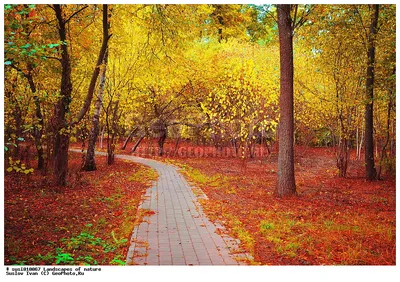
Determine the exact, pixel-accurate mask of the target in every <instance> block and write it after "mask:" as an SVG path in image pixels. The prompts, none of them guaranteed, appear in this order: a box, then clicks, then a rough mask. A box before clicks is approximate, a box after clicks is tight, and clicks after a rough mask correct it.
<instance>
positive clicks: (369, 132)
mask: <svg viewBox="0 0 400 282" xmlns="http://www.w3.org/2000/svg"><path fill="white" fill-rule="evenodd" d="M378 18H379V5H378V4H376V5H373V13H371V25H370V28H369V33H368V45H367V46H368V66H367V76H366V82H365V88H366V105H365V163H366V178H367V180H374V179H376V169H375V161H374V119H373V113H374V77H375V74H374V69H375V40H376V34H377V33H378V30H377V27H378Z"/></svg>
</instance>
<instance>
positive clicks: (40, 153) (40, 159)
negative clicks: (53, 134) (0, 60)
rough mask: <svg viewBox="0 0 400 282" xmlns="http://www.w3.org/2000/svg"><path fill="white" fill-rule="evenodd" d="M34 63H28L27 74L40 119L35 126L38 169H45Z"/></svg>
mask: <svg viewBox="0 0 400 282" xmlns="http://www.w3.org/2000/svg"><path fill="white" fill-rule="evenodd" d="M32 70H33V68H32V65H31V64H28V74H27V75H25V77H26V78H27V80H28V82H29V87H30V88H31V91H32V94H33V100H34V102H35V115H36V118H37V119H38V121H37V122H38V125H35V126H34V133H33V137H34V138H35V147H36V150H37V155H38V169H43V168H44V156H43V154H44V152H43V146H42V135H43V125H44V124H43V115H42V110H41V107H40V101H39V97H38V96H37V95H36V94H37V93H36V84H35V82H34V81H33V76H32Z"/></svg>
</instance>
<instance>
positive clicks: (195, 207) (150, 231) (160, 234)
mask: <svg viewBox="0 0 400 282" xmlns="http://www.w3.org/2000/svg"><path fill="white" fill-rule="evenodd" d="M116 157H117V158H121V159H125V160H131V161H134V162H138V163H141V164H144V165H147V166H149V167H151V168H153V169H155V170H156V171H157V172H158V175H159V178H158V181H156V182H154V184H153V186H152V187H151V188H149V189H147V191H146V194H145V196H144V199H143V202H142V203H141V205H140V206H139V212H140V211H141V210H142V211H147V212H145V213H144V214H145V215H144V216H143V218H142V220H141V222H140V224H139V225H137V226H136V227H135V229H134V231H133V234H132V238H131V246H130V248H129V250H128V254H127V260H126V262H127V264H128V265H240V264H246V263H245V261H246V259H249V258H250V257H249V255H248V254H246V253H243V252H240V251H239V243H240V241H239V240H235V239H233V238H231V237H229V236H227V235H223V234H222V235H219V234H221V232H218V233H219V234H217V233H216V232H217V229H219V230H224V227H223V226H222V225H220V224H213V223H212V222H211V221H209V220H208V219H207V217H206V215H205V214H204V212H203V211H202V208H201V205H200V204H199V203H198V199H199V198H206V195H205V194H203V193H199V191H197V192H196V194H200V195H198V196H196V195H195V193H194V192H193V190H192V187H191V186H190V185H189V184H188V182H187V181H186V180H185V179H184V177H183V176H182V175H181V174H180V173H179V172H178V168H177V167H175V166H173V165H169V164H165V163H161V162H158V161H155V160H151V159H144V158H139V157H134V156H127V155H116ZM149 211H150V212H149Z"/></svg>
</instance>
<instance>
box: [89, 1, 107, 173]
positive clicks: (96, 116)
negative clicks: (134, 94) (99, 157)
mask: <svg viewBox="0 0 400 282" xmlns="http://www.w3.org/2000/svg"><path fill="white" fill-rule="evenodd" d="M107 14H108V11H107V5H104V7H103V31H104V32H103V42H107V38H108V36H109V35H108V30H109V29H110V23H109V21H108V20H107V19H108V16H107ZM107 60H108V50H107V51H106V53H105V55H104V58H103V62H102V66H101V71H100V81H99V90H98V94H97V100H96V103H95V107H94V113H93V119H92V129H91V131H90V135H89V144H88V150H87V153H86V159H85V164H84V166H83V170H86V171H92V170H96V161H95V148H96V140H97V136H98V135H99V121H100V111H101V106H102V103H103V96H104V88H105V83H106V70H107Z"/></svg>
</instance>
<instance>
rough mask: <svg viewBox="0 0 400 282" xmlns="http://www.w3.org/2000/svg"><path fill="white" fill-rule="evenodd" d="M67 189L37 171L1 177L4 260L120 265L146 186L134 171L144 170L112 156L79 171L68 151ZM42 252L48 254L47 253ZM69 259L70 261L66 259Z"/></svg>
mask: <svg viewBox="0 0 400 282" xmlns="http://www.w3.org/2000/svg"><path fill="white" fill-rule="evenodd" d="M71 156H72V159H71V161H70V177H69V181H70V184H69V186H68V187H64V188H61V187H58V188H55V187H49V186H46V181H45V179H44V177H43V176H42V175H40V173H39V172H35V174H34V175H33V176H30V181H29V182H28V181H27V180H28V178H27V177H23V176H21V175H15V174H7V175H6V176H5V264H15V263H24V264H54V263H59V264H65V263H74V264H121V263H123V261H125V257H126V252H127V248H128V241H129V240H127V239H129V238H130V233H131V231H132V230H133V224H134V220H135V217H136V211H137V206H138V204H139V201H140V198H141V195H142V194H143V192H144V191H145V189H146V188H147V187H148V186H149V183H148V180H149V179H146V178H144V177H137V176H138V175H146V173H147V174H148V175H152V173H151V171H150V169H149V168H146V167H144V166H142V165H139V164H135V163H132V162H125V161H122V160H119V159H116V162H115V164H114V165H113V166H107V165H105V157H97V158H96V161H97V166H98V170H97V171H93V172H79V167H80V165H81V155H80V154H71ZM46 255H47V256H46ZM69 256H70V257H73V259H74V260H73V261H72V260H70V257H69Z"/></svg>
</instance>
